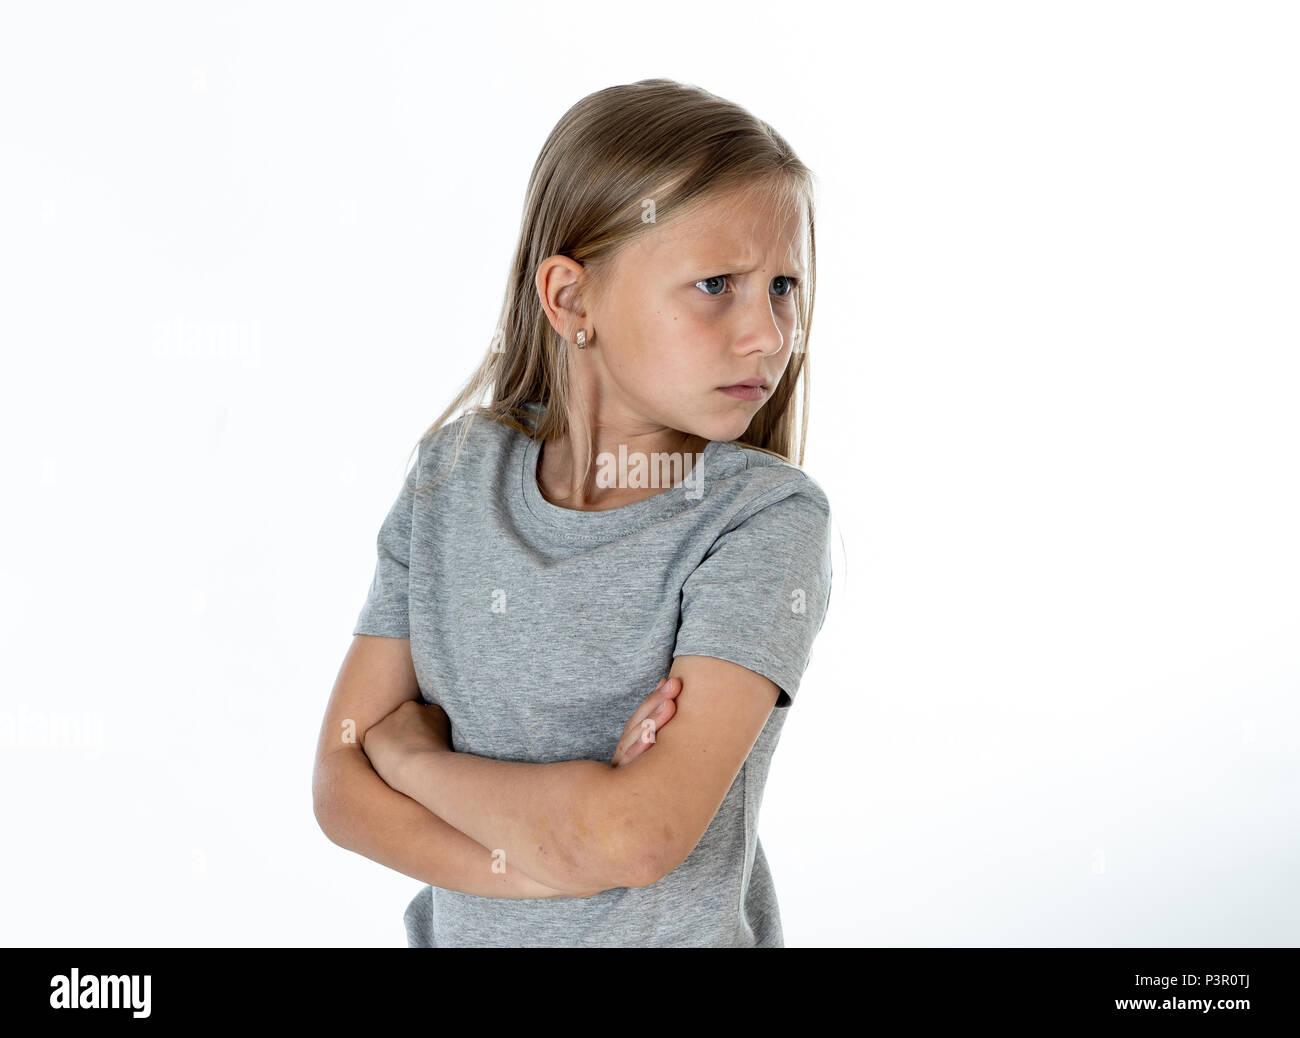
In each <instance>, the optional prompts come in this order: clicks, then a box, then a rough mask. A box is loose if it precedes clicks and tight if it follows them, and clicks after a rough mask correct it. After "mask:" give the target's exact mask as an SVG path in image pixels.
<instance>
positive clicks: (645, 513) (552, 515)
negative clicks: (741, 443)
mask: <svg viewBox="0 0 1300 1038" xmlns="http://www.w3.org/2000/svg"><path fill="white" fill-rule="evenodd" d="M528 406H529V409H530V410H532V411H533V413H534V415H537V414H540V412H541V410H542V407H541V404H539V403H532V404H530V405H528ZM516 435H520V436H521V437H522V434H520V433H517V434H516ZM523 439H524V446H523V450H522V451H520V454H521V465H520V473H519V474H520V483H521V488H520V489H521V492H522V496H523V500H524V504H525V506H526V507H527V509H528V511H529V512H530V513H531V514H532V515H533V516H534V517H535V518H536V519H538V520H540V521H541V522H543V523H545V524H547V525H548V526H550V527H553V528H556V529H562V530H564V531H565V533H566V534H569V535H571V536H608V535H611V534H616V533H621V532H623V531H625V530H628V529H633V528H635V527H637V526H639V525H643V524H644V523H645V522H646V521H647V519H648V518H650V517H653V516H657V515H659V514H660V513H673V512H679V511H681V510H682V507H683V503H684V502H689V501H692V500H694V498H687V497H686V493H687V490H688V489H690V490H694V489H695V488H699V492H700V496H703V493H705V492H707V482H708V480H709V478H710V466H711V465H712V464H713V462H714V461H716V459H717V456H718V451H719V450H720V449H721V448H723V447H725V446H726V444H724V443H723V442H722V441H720V440H710V441H709V443H708V446H706V447H705V448H704V451H703V452H702V454H701V456H700V457H697V458H696V459H695V466H694V468H692V471H691V473H690V475H689V476H688V477H687V479H684V480H682V481H681V482H679V483H677V484H676V485H675V486H672V487H670V488H669V489H667V490H661V491H659V493H657V494H653V495H651V496H650V497H647V498H645V499H643V500H641V501H634V502H632V504H630V505H620V506H619V507H617V508H606V509H601V510H599V511H594V512H592V511H582V510H579V509H575V508H562V507H561V506H559V505H557V504H552V503H551V502H550V501H548V500H546V498H545V497H544V496H543V495H542V491H541V488H540V487H539V486H538V485H537V462H538V459H539V458H540V456H541V450H542V441H541V440H540V439H538V438H537V437H535V436H528V437H523ZM696 469H698V470H699V474H698V475H697V474H696V471H695V470H696ZM697 480H703V481H704V484H705V485H704V486H701V484H700V483H698V482H697ZM688 482H689V484H690V486H689V487H688V485H687V483H688Z"/></svg>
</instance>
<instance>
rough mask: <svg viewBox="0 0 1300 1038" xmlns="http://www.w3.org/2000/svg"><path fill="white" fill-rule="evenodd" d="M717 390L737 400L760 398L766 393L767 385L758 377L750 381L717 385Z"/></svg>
mask: <svg viewBox="0 0 1300 1038" xmlns="http://www.w3.org/2000/svg"><path fill="white" fill-rule="evenodd" d="M718 392H720V393H726V394H727V396H732V397H735V398H736V399H738V400H762V399H763V397H764V396H766V395H767V386H766V384H764V383H763V382H762V381H761V380H759V379H754V380H753V381H751V382H737V383H735V384H734V385H730V386H719V387H718Z"/></svg>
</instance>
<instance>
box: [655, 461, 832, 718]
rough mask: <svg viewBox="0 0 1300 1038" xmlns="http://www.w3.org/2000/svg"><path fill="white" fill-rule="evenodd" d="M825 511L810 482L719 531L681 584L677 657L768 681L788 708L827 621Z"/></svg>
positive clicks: (822, 498) (828, 570)
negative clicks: (719, 663)
mask: <svg viewBox="0 0 1300 1038" xmlns="http://www.w3.org/2000/svg"><path fill="white" fill-rule="evenodd" d="M830 592H831V537H830V506H829V504H828V503H827V500H826V495H825V494H824V493H823V492H822V490H821V489H820V488H819V487H818V486H817V485H816V484H815V483H812V482H811V481H809V482H807V483H804V484H802V485H800V486H799V487H796V488H795V490H794V492H793V493H786V494H785V495H784V496H778V497H777V498H776V499H775V500H772V501H770V502H769V503H768V504H766V505H763V506H762V507H760V508H758V509H757V510H756V511H754V512H753V514H751V515H749V516H748V517H747V518H745V519H744V520H743V521H741V522H739V523H736V524H735V525H733V526H732V527H731V528H729V529H728V530H726V531H725V532H724V533H722V534H721V535H720V536H719V537H718V539H717V540H716V541H715V542H714V544H713V546H712V547H711V548H710V549H709V553H708V554H707V555H706V556H705V557H704V560H703V561H702V562H701V563H700V564H699V565H698V566H697V567H696V568H695V570H694V571H693V572H692V573H691V574H690V576H689V577H687V578H686V582H685V583H684V584H683V585H682V605H681V619H680V622H679V624H678V629H677V643H676V647H675V648H674V650H673V655H674V656H715V657H717V658H718V659H724V660H730V661H731V662H732V663H738V664H740V666H742V667H747V668H748V669H750V670H752V671H755V672H756V673H759V674H762V675H763V676H764V677H766V678H768V679H769V680H770V681H771V682H772V683H773V684H775V685H776V686H777V687H778V688H779V689H780V690H781V694H780V695H779V696H777V701H776V705H777V707H778V708H780V707H789V706H790V704H791V703H792V702H793V700H794V697H795V694H796V693H797V692H798V690H799V682H800V681H801V680H802V678H803V673H804V670H805V669H806V668H807V666H808V661H809V659H810V658H811V656H812V645H813V639H814V638H816V636H817V633H818V632H819V631H820V630H821V627H822V623H823V622H824V621H825V619H826V609H827V606H828V604H829V602H830Z"/></svg>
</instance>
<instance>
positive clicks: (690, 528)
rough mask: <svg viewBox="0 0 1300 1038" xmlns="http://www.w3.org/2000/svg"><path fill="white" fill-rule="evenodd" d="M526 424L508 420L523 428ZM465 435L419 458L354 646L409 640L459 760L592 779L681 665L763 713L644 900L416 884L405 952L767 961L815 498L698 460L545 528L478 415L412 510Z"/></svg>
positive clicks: (531, 492) (782, 479)
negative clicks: (740, 956)
mask: <svg viewBox="0 0 1300 1038" xmlns="http://www.w3.org/2000/svg"><path fill="white" fill-rule="evenodd" d="M540 413H541V405H540V404H539V403H532V404H529V405H527V414H526V415H524V416H523V424H525V426H526V427H527V428H530V429H536V425H534V424H532V420H533V418H534V417H535V416H537V415H539V414H540ZM467 420H469V417H468V416H465V415H462V416H461V417H459V418H457V419H456V420H455V421H453V422H449V423H448V424H446V425H444V426H443V427H442V428H441V429H439V430H438V431H437V433H435V435H434V436H433V437H431V438H429V439H428V440H427V441H426V442H424V443H423V444H421V447H420V450H419V456H418V458H417V461H416V464H415V465H413V466H412V467H411V470H410V471H409V472H408V473H407V475H406V477H405V481H404V485H403V487H402V490H401V492H400V493H399V495H398V497H397V500H396V502H395V503H394V505H393V507H392V509H391V510H390V511H389V513H388V516H387V518H386V519H385V520H384V522H383V525H382V526H381V528H380V531H379V536H378V563H377V565H376V568H375V574H374V579H373V581H372V583H371V586H370V592H369V596H368V598H367V600H366V603H365V606H364V607H363V608H362V610H361V614H360V616H359V617H358V619H357V624H356V627H355V629H354V631H353V633H354V634H371V635H381V636H385V637H390V638H406V637H409V638H410V640H411V656H412V660H413V663H414V667H415V673H416V676H417V677H418V679H419V683H420V690H421V694H422V696H423V698H424V700H425V702H431V703H437V704H438V705H439V706H441V707H442V708H443V710H445V711H446V713H447V716H448V718H449V719H450V721H451V736H452V748H453V749H454V750H455V751H456V752H458V753H472V754H476V755H479V756H483V757H491V758H494V759H497V760H512V761H527V762H533V763H549V762H553V761H565V760H598V761H602V762H608V761H609V759H610V757H611V756H612V755H613V753H614V748H615V746H616V745H617V741H618V738H619V736H620V735H621V734H622V732H623V729H624V726H625V725H626V724H627V722H628V720H629V719H630V718H631V716H632V712H633V711H634V710H635V709H636V707H637V706H638V705H639V704H640V703H641V702H642V700H644V699H645V697H646V696H647V695H649V693H650V691H651V689H653V688H654V686H655V684H656V683H657V682H658V680H659V679H660V678H661V677H664V676H666V675H667V674H668V671H669V668H670V666H671V664H672V660H673V658H674V657H675V656H679V655H701V656H715V657H718V658H720V659H725V660H730V661H732V662H734V663H738V664H740V665H741V666H744V667H748V668H749V669H750V670H753V671H756V672H757V673H759V674H762V675H764V676H765V677H767V678H770V679H771V680H772V682H773V683H774V684H776V685H777V686H778V687H779V688H780V689H781V693H780V695H779V697H778V700H777V704H776V708H775V709H773V711H772V713H771V715H770V716H769V717H768V720H767V723H766V724H765V725H764V727H763V730H762V732H761V734H760V735H759V737H758V741H757V742H756V743H755V744H754V747H753V749H752V750H750V753H749V757H748V758H747V759H746V761H745V764H744V766H743V767H742V768H741V771H740V773H739V774H738V775H737V776H736V780H735V782H734V783H733V784H732V786H731V788H730V790H728V792H727V795H726V798H725V799H724V800H723V802H722V806H721V807H719V808H718V812H717V814H716V815H715V816H714V818H713V821H712V822H711V823H710V824H709V827H708V829H707V830H706V832H705V833H704V836H703V837H702V838H701V840H700V842H699V843H698V844H697V845H696V847H695V849H694V850H693V851H692V852H691V854H690V856H689V857H687V859H686V860H685V861H684V862H683V863H682V864H681V865H679V866H678V867H677V868H676V869H674V870H673V871H672V872H671V873H669V874H668V875H667V876H665V877H664V878H663V879H662V880H660V881H659V882H657V883H654V884H652V885H650V886H648V887H619V888H616V889H613V890H606V891H603V892H601V893H599V894H597V895H595V896H593V897H590V898H487V897H478V896H475V895H472V894H464V893H461V892H459V891H453V890H444V889H442V888H435V887H433V886H428V885H426V886H425V887H423V888H422V889H421V890H420V892H419V893H418V894H416V895H415V897H414V899H413V900H412V901H411V902H410V904H409V906H408V907H407V909H406V912H405V916H404V922H405V927H406V936H407V943H408V945H410V946H411V947H419V948H429V947H557V946H564V947H631V946H640V947H645V946H657V947H783V946H784V940H783V937H782V930H781V915H780V910H779V907H778V905H777V898H776V889H775V887H774V886H773V883H772V875H771V872H770V871H769V869H768V865H767V860H766V858H765V857H764V854H763V846H762V843H761V842H760V841H759V839H758V815H759V808H760V806H761V804H762V800H763V787H764V784H765V783H766V780H767V773H768V766H769V764H770V762H771V759H772V753H773V751H774V750H775V749H776V744H777V740H778V738H779V737H780V734H781V728H782V727H783V726H784V724H785V718H786V708H788V707H789V705H790V703H791V701H792V700H793V699H794V697H795V694H796V692H797V691H798V688H799V682H800V679H801V678H802V676H803V673H804V669H805V667H806V666H807V663H808V660H809V657H810V654H811V651H812V644H813V639H814V637H815V636H816V635H817V632H818V631H819V630H820V629H821V626H822V622H823V620H824V618H825V615H826V607H827V604H828V602H829V598H830V590H831V551H830V507H829V504H828V502H827V499H826V495H825V494H824V493H823V492H822V490H821V488H820V487H819V486H818V485H817V484H816V483H815V482H814V481H813V480H812V479H811V478H810V477H809V476H808V475H806V474H805V473H804V472H803V470H802V469H800V468H799V467H797V466H795V465H790V464H787V463H786V462H783V461H781V460H780V459H778V458H775V457H773V456H772V455H769V454H764V453H763V452H762V451H757V450H752V449H749V448H745V447H742V446H740V445H738V444H734V443H726V442H722V441H718V440H714V441H711V442H710V443H709V445H708V446H707V447H706V449H705V450H704V451H703V453H702V455H701V456H700V457H697V459H696V467H695V470H694V471H693V472H691V473H690V475H688V476H687V477H686V478H685V479H684V480H682V481H681V482H678V483H677V485H676V486H674V487H673V488H671V489H669V490H664V491H661V492H659V493H658V494H656V495H654V496H653V497H650V498H647V499H645V500H642V501H638V502H635V503H634V504H630V505H626V506H623V507H620V508H613V509H607V510H605V511H596V512H583V511H577V510H574V509H566V508H561V507H559V506H558V505H554V504H552V503H550V502H549V501H547V500H546V498H544V497H543V496H542V493H541V491H540V489H539V488H538V485H537V466H538V459H539V457H540V448H541V441H540V440H536V439H533V438H532V437H530V436H525V435H524V434H523V433H521V432H519V431H518V430H516V429H512V428H510V427H509V426H507V425H505V424H503V423H501V422H497V421H494V420H493V419H491V418H490V417H486V416H483V415H476V416H473V418H472V421H471V422H470V430H469V433H468V437H467V439H466V441H465V443H464V446H463V447H462V448H461V451H460V456H459V457H458V458H457V459H456V464H455V468H454V469H453V471H452V473H451V475H450V476H448V477H446V478H445V479H443V481H442V482H441V483H439V484H438V485H437V486H436V487H434V488H433V489H432V490H430V491H423V492H421V493H419V494H415V493H413V492H412V488H413V487H414V486H421V487H422V486H424V485H425V484H426V483H429V482H430V481H431V480H432V479H434V478H435V477H437V476H440V475H441V474H442V473H443V472H444V471H445V469H446V467H447V465H448V464H449V462H450V460H451V456H452V454H453V453H454V451H455V446H456V441H457V439H458V438H459V435H460V433H461V430H462V426H463V423H465V422H466V421H467ZM678 471H680V470H678ZM670 723H671V722H670ZM646 752H649V753H653V752H654V749H653V747H652V748H650V749H649V750H648V751H646ZM632 766H633V767H635V764H633V765H632Z"/></svg>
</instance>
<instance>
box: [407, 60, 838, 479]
mask: <svg viewBox="0 0 1300 1038" xmlns="http://www.w3.org/2000/svg"><path fill="white" fill-rule="evenodd" d="M813 187H814V185H813V176H812V173H811V171H810V170H809V169H808V168H807V167H806V166H805V165H804V164H803V162H801V161H800V160H799V158H798V157H797V156H796V155H795V153H794V151H793V149H791V147H790V145H789V144H787V143H786V141H785V139H784V138H783V137H782V136H781V135H780V134H779V133H777V132H776V130H774V129H773V128H772V127H771V126H769V125H768V124H767V123H766V122H763V121H762V120H761V119H758V118H756V117H754V116H753V115H751V114H750V113H749V112H747V111H746V110H745V109H744V108H742V107H740V106H739V105H737V104H734V103H733V102H731V101H727V100H725V99H723V98H720V97H717V96H715V95H714V94H711V93H709V92H708V91H706V90H703V89H701V88H700V87H696V86H693V85H689V84H683V83H678V82H674V81H673V80H669V79H643V80H641V81H639V82H636V83H629V84H623V85H619V86H612V87H608V88H606V89H604V90H599V91H597V92H595V93H593V94H588V95H587V96H586V97H584V98H583V99H582V100H580V101H578V103H577V104H575V105H574V106H573V107H572V108H570V109H569V110H568V111H567V112H565V113H564V116H563V117H562V118H561V119H560V121H559V122H558V123H556V125H555V128H554V129H553V130H552V131H551V134H550V136H549V137H548V138H547V139H546V143H545V144H544V145H543V146H542V150H541V153H540V154H539V155H538V157H537V162H536V164H535V165H534V166H533V172H532V176H531V178H530V179H529V182H528V193H527V196H526V198H525V200H524V208H523V217H522V223H521V226H520V231H519V241H518V243H517V245H516V247H515V255H514V259H513V260H512V262H511V265H510V275H509V280H508V281H507V284H506V292H505V301H504V303H503V304H502V307H501V316H500V320H499V322H498V325H497V329H496V333H495V334H494V336H493V338H492V342H491V344H490V345H489V347H488V352H487V355H486V356H485V357H484V359H483V362H482V363H481V364H480V365H479V367H478V369H477V370H476V371H475V372H474V373H473V375H471V376H470V378H469V379H468V380H467V381H466V382H465V383H464V385H463V387H462V388H461V390H460V392H459V393H458V394H457V395H456V398H455V399H454V400H453V401H452V402H451V404H449V405H448V407H447V409H446V410H445V411H443V413H442V414H441V415H440V416H439V417H438V419H437V420H436V421H435V422H434V423H433V424H432V425H431V426H429V428H428V429H427V430H426V431H425V432H424V434H423V435H422V436H421V437H420V440H419V443H417V444H416V445H415V447H413V448H412V453H414V452H415V450H416V449H418V447H419V446H420V444H421V443H424V442H425V441H427V440H428V439H429V438H430V437H432V436H433V434H434V433H436V432H437V431H438V429H439V428H441V427H442V426H443V425H444V424H445V423H446V422H447V420H448V419H449V418H450V417H451V416H452V415H454V414H455V413H456V412H457V411H458V410H459V409H460V408H461V407H462V406H464V405H465V404H467V403H469V402H471V401H475V400H477V401H478V403H476V404H474V405H473V406H471V407H470V408H469V410H468V411H467V418H466V421H465V423H464V427H463V429H462V432H461V436H460V440H459V442H458V443H457V446H456V452H455V456H453V458H452V464H451V466H449V467H448V468H447V470H446V472H444V473H443V475H442V476H440V477H439V479H438V480H435V481H434V484H436V483H437V482H440V481H441V479H443V478H445V477H446V476H447V475H448V474H450V472H451V469H452V468H453V467H454V466H455V463H456V458H457V457H459V455H460V448H461V446H462V445H463V444H464V441H465V437H466V436H467V435H468V432H469V426H470V423H471V422H472V421H473V420H474V418H475V416H478V415H481V416H484V417H487V418H491V419H493V420H495V421H498V422H501V423H503V424H505V425H508V426H510V427H511V428H514V429H517V430H519V431H520V432H523V433H525V434H527V435H529V436H536V437H538V438H540V439H542V440H543V441H547V440H551V439H554V438H555V437H557V436H561V435H563V434H564V433H565V432H567V429H566V428H565V426H566V424H567V422H568V406H569V403H570V399H569V387H570V385H571V382H570V364H571V363H572V353H571V348H570V347H569V346H568V343H567V341H566V338H565V337H562V336H560V335H559V334H557V333H556V331H555V329H554V328H553V327H552V326H551V323H550V320H549V319H548V317H547V315H546V311H545V310H544V309H543V308H542V305H541V300H540V299H539V298H538V294H537V287H536V276H537V271H538V268H539V267H540V265H541V263H542V261H543V260H545V259H546V258H547V257H549V256H554V255H557V254H558V255H562V256H567V257H569V258H570V259H572V260H574V261H575V262H577V263H580V264H582V265H583V268H584V274H583V277H582V278H581V280H580V282H579V289H580V291H581V292H582V294H583V295H584V296H585V295H587V293H592V296H591V298H595V297H596V296H598V295H599V292H600V290H601V289H602V288H603V287H604V286H605V285H606V284H607V280H608V274H609V270H610V268H611V266H612V261H613V260H614V258H615V257H616V256H617V255H618V253H619V251H620V250H621V249H622V248H623V247H625V246H626V245H628V244H630V243H631V242H634V241H635V240H637V239H638V238H640V237H641V236H643V235H644V234H646V233H648V232H649V231H650V230H652V229H653V227H654V225H655V224H656V223H664V222H666V221H668V220H671V219H673V218H674V217H678V216H686V215H689V214H691V213H693V212H696V211H698V210H699V209H700V208H702V207H703V206H705V205H707V204H709V203H711V202H714V201H717V200H718V199H719V198H720V197H722V196H725V195H732V194H733V192H736V193H738V194H737V195H736V196H735V197H737V198H741V199H753V198H756V197H759V198H765V199H769V200H771V201H773V202H775V203H777V207H778V209H782V208H783V209H789V208H792V207H801V208H802V214H803V217H804V220H805V223H806V228H807V234H808V238H807V252H808V268H807V271H806V276H805V278H804V279H802V280H800V281H798V282H797V283H796V284H795V286H794V296H795V301H794V305H795V312H796V314H797V317H798V320H797V325H796V332H795V342H794V347H793V349H792V352H791V356H790V360H789V362H788V364H787V366H786V370H785V373H784V375H783V376H782V378H781V380H780V382H779V383H778V384H777V386H776V388H775V390H774V391H773V393H772V394H771V396H770V397H769V398H768V399H767V401H766V402H765V403H764V404H763V406H762V407H760V408H759V409H758V411H757V412H756V413H755V415H754V417H753V419H752V421H751V422H750V425H749V427H748V429H747V430H746V431H745V433H744V435H742V436H741V437H740V438H739V439H737V440H735V441H733V442H735V443H738V444H743V445H745V446H748V447H753V448H755V449H757V450H761V451H764V452H765V453H768V454H771V455H774V456H775V457H777V458H780V459H781V460H783V461H786V462H792V463H794V464H798V465H802V464H803V453H804V441H805V439H806V437H807V429H808V405H809V385H808V376H809V370H808V353H807V347H808V333H809V329H810V327H811V324H812V310H813V299H814V296H815V286H816V263H817V259H816V243H815V230H814V220H813ZM647 199H653V202H652V205H653V222H650V223H647V221H645V220H644V219H643V216H642V213H643V203H644V201H645V200H647ZM489 388H490V389H491V395H490V397H489V398H488V399H487V400H486V402H484V398H485V397H486V396H487V393H488V390H489ZM796 393H798V394H799V395H800V400H799V406H798V414H797V415H796V407H795V396H796ZM532 401H540V402H541V403H542V404H543V405H544V406H545V408H546V412H545V414H544V416H543V417H542V420H541V421H540V423H535V425H534V423H528V424H526V419H527V415H526V412H525V410H524V405H525V404H527V403H529V402H532ZM584 404H585V401H579V402H578V403H577V405H576V406H578V407H579V408H582V407H583V406H584ZM530 425H531V426H533V427H530ZM796 430H797V437H796ZM796 440H797V443H796ZM588 453H589V455H590V451H589V452H588ZM408 465H409V458H408ZM590 465H591V459H590V456H589V458H588V471H590ZM584 478H585V477H584ZM434 484H429V486H432V485H434ZM420 489H424V488H420Z"/></svg>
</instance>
